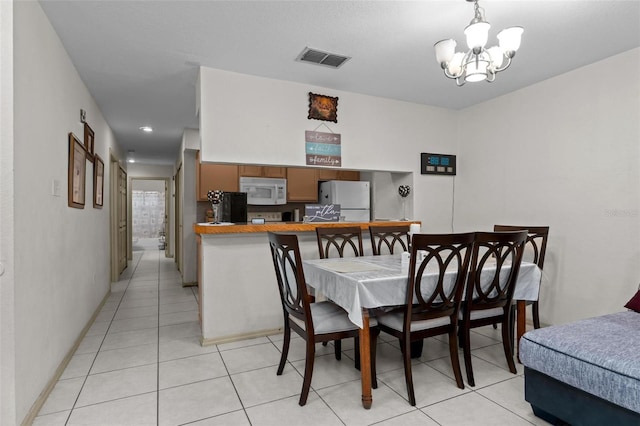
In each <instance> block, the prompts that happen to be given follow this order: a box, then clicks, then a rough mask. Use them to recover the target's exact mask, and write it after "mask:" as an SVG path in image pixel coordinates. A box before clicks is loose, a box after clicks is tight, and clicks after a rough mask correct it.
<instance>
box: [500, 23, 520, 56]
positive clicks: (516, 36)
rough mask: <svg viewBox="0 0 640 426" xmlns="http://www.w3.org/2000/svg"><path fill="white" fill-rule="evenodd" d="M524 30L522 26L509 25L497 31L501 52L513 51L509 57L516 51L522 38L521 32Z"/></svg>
mask: <svg viewBox="0 0 640 426" xmlns="http://www.w3.org/2000/svg"><path fill="white" fill-rule="evenodd" d="M523 32H524V28H522V27H511V28H505V29H504V30H502V31H500V32H499V33H498V42H499V43H500V48H501V49H502V51H503V52H513V54H512V55H511V57H513V55H514V54H515V52H517V51H518V49H519V48H520V41H521V39H522V33H523Z"/></svg>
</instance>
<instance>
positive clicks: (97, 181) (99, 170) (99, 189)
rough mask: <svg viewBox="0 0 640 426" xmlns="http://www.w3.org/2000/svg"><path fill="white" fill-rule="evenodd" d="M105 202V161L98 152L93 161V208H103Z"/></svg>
mask: <svg viewBox="0 0 640 426" xmlns="http://www.w3.org/2000/svg"><path fill="white" fill-rule="evenodd" d="M103 204H104V161H102V158H100V156H99V155H98V154H95V155H94V163H93V208H95V209H101V208H102V205H103Z"/></svg>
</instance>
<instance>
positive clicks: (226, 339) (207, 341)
mask: <svg viewBox="0 0 640 426" xmlns="http://www.w3.org/2000/svg"><path fill="white" fill-rule="evenodd" d="M279 333H282V328H272V329H269V330H260V331H255V332H252V333H244V334H234V335H231V336H225V337H221V338H218V339H205V338H204V337H203V338H201V339H200V344H201V345H202V346H210V345H219V344H222V343H231V342H237V341H238V340H245V339H253V338H256V337H265V336H272V335H274V334H279Z"/></svg>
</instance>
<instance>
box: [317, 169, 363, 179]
mask: <svg viewBox="0 0 640 426" xmlns="http://www.w3.org/2000/svg"><path fill="white" fill-rule="evenodd" d="M318 180H319V181H326V180H355V181H358V180H360V172H359V171H357V170H341V169H318Z"/></svg>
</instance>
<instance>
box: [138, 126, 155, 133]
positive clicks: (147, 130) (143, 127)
mask: <svg viewBox="0 0 640 426" xmlns="http://www.w3.org/2000/svg"><path fill="white" fill-rule="evenodd" d="M140 130H142V131H143V132H147V133H151V132H153V129H152V128H151V127H149V126H142V127H140Z"/></svg>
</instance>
